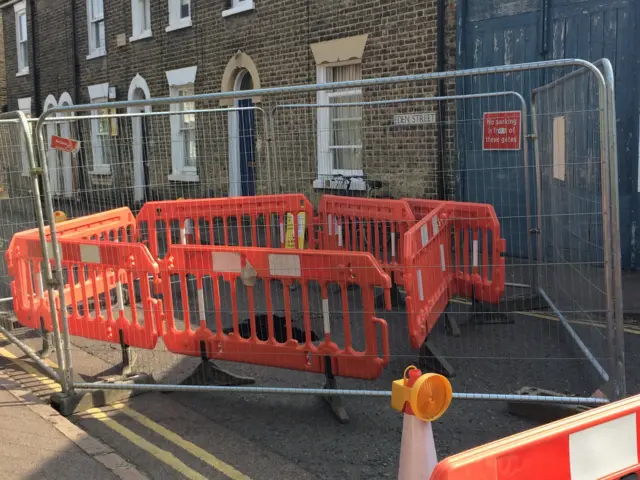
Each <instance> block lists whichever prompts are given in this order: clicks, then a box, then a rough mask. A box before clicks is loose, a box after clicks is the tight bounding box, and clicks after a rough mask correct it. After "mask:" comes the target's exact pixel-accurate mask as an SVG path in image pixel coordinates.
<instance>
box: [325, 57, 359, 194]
mask: <svg viewBox="0 0 640 480" xmlns="http://www.w3.org/2000/svg"><path fill="white" fill-rule="evenodd" d="M356 63H360V62H356ZM345 65H349V63H344V62H341V63H331V64H323V65H318V66H317V70H316V83H318V84H326V83H329V82H328V81H327V78H328V75H327V71H328V69H329V68H334V67H341V66H345ZM356 95H357V96H361V95H362V89H361V88H353V89H349V90H340V91H337V92H334V91H331V90H318V92H317V94H316V101H317V103H318V105H329V104H330V101H331V98H334V97H348V96H356ZM317 110H318V111H317V121H318V127H317V132H318V139H317V141H318V143H317V150H318V178H317V179H316V180H315V181H314V182H313V186H314V187H315V188H341V189H343V188H345V187H346V186H345V185H344V181H343V180H341V179H340V178H336V176H337V175H344V176H347V177H358V176H363V175H364V171H363V170H362V169H360V170H339V169H334V168H333V153H332V150H333V149H334V148H333V147H331V112H330V109H329V108H322V107H320V108H318V109H317ZM360 148H362V145H360ZM366 188H367V185H366V183H365V181H364V180H361V179H359V178H354V179H353V180H351V182H350V186H349V189H350V190H366Z"/></svg>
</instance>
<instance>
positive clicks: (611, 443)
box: [431, 396, 640, 480]
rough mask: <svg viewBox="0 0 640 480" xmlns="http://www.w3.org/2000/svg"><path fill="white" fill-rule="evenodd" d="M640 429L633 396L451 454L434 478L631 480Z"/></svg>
mask: <svg viewBox="0 0 640 480" xmlns="http://www.w3.org/2000/svg"><path fill="white" fill-rule="evenodd" d="M638 432H640V396H635V397H631V398H628V399H625V400H621V401H619V402H616V403H612V404H610V405H605V406H602V407H599V408H596V409H594V410H591V411H588V412H584V413H581V414H578V415H573V416H571V417H569V418H566V419H564V420H560V421H557V422H554V423H550V424H547V425H544V426H542V427H538V428H534V429H532V430H528V431H525V432H522V433H519V434H517V435H513V436H511V437H507V438H504V439H502V440H498V441H496V442H492V443H489V444H486V445H482V446H480V447H477V448H474V449H471V450H468V451H466V452H463V453H460V454H458V455H454V456H452V457H449V458H447V459H445V460H443V461H442V462H440V463H439V464H438V465H437V466H436V468H435V470H434V471H433V473H432V475H431V480H472V479H473V480H476V479H478V480H480V479H482V480H484V479H487V480H489V479H490V480H539V479H545V480H579V479H594V480H595V479H599V480H627V479H628V480H631V479H635V478H638V474H640V461H639V458H640V448H639V445H640V442H639V441H638Z"/></svg>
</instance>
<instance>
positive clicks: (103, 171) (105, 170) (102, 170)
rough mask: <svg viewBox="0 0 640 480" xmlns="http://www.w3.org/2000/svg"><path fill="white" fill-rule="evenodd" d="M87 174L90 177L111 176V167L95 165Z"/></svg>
mask: <svg viewBox="0 0 640 480" xmlns="http://www.w3.org/2000/svg"><path fill="white" fill-rule="evenodd" d="M89 173H90V174H91V175H111V165H96V166H95V167H93V170H91V171H90V172H89Z"/></svg>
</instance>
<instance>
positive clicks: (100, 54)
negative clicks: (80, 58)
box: [87, 49, 107, 60]
mask: <svg viewBox="0 0 640 480" xmlns="http://www.w3.org/2000/svg"><path fill="white" fill-rule="evenodd" d="M106 55H107V51H106V50H105V49H100V50H96V51H95V52H91V53H90V54H89V55H87V60H93V59H94V58H100V57H104V56H106Z"/></svg>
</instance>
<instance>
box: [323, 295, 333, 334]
mask: <svg viewBox="0 0 640 480" xmlns="http://www.w3.org/2000/svg"><path fill="white" fill-rule="evenodd" d="M322 318H323V320H324V333H331V317H330V316H329V299H328V298H323V299H322Z"/></svg>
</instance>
